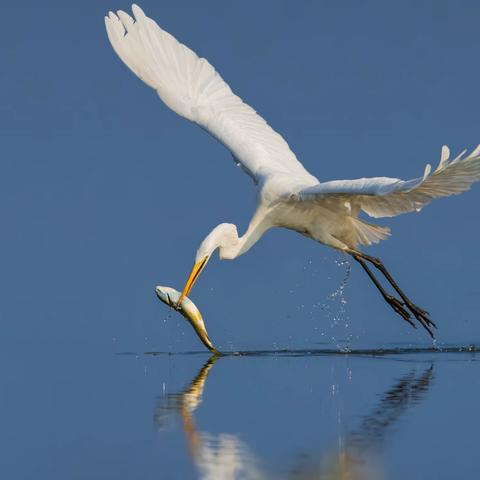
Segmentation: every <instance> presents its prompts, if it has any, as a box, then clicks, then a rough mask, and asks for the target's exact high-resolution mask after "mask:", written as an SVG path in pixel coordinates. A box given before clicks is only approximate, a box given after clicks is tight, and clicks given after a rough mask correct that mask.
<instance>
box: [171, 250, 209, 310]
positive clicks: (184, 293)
mask: <svg viewBox="0 0 480 480" xmlns="http://www.w3.org/2000/svg"><path fill="white" fill-rule="evenodd" d="M207 260H208V255H206V256H205V257H203V258H202V260H200V261H199V262H197V263H196V264H195V265H194V266H193V268H192V271H191V272H190V276H189V277H188V280H187V283H186V284H185V286H184V287H183V291H182V293H181V295H180V297H179V299H178V302H177V305H181V303H182V300H183V299H184V298H185V297H187V296H188V294H189V293H190V290H191V289H192V287H193V284H194V283H195V282H196V280H197V278H198V276H199V275H200V273H201V272H202V270H203V268H204V267H205V265H206V264H207Z"/></svg>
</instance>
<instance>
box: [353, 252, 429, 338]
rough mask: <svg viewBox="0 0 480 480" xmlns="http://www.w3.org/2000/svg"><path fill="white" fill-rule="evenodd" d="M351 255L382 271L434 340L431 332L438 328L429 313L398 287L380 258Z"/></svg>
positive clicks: (358, 253)
mask: <svg viewBox="0 0 480 480" xmlns="http://www.w3.org/2000/svg"><path fill="white" fill-rule="evenodd" d="M351 255H352V256H353V257H354V258H355V256H356V257H358V258H361V259H363V260H367V261H368V262H370V263H371V264H372V265H373V266H374V267H375V268H377V269H378V270H380V272H382V274H383V276H384V277H385V278H386V279H387V280H388V282H389V283H390V285H391V286H392V287H393V288H394V289H395V290H396V292H397V293H398V294H399V295H400V297H401V299H402V300H403V301H404V302H405V305H406V306H407V307H408V309H409V310H410V311H411V312H412V313H413V315H414V316H415V318H416V319H417V320H418V321H419V322H420V324H421V325H422V327H423V328H425V330H426V331H427V332H428V333H429V334H430V336H431V337H432V338H434V336H433V332H432V330H431V327H434V328H437V326H436V325H435V323H434V322H433V321H432V320H430V318H429V313H428V312H427V311H425V310H423V309H421V308H420V307H417V305H415V304H414V303H413V302H412V301H411V300H410V299H409V298H408V297H407V296H406V295H405V294H404V293H403V291H402V290H401V289H400V287H399V286H398V285H397V283H396V282H395V280H394V279H393V278H392V276H391V275H390V273H389V272H388V270H387V269H386V268H385V265H384V264H383V262H382V261H381V260H380V259H379V258H375V257H371V256H370V255H366V254H365V253H362V252H357V251H355V253H354V254H353V253H351Z"/></svg>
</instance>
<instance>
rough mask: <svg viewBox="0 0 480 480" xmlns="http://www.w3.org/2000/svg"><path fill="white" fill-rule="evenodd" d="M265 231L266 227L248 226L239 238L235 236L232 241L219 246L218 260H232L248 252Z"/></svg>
mask: <svg viewBox="0 0 480 480" xmlns="http://www.w3.org/2000/svg"><path fill="white" fill-rule="evenodd" d="M267 229H268V227H267V226H266V225H262V224H257V225H252V224H250V225H249V227H248V229H247V231H246V232H245V233H244V234H243V235H242V236H241V237H239V236H238V235H237V237H236V238H235V239H233V240H232V241H229V242H228V243H226V244H223V245H220V247H219V256H220V258H221V259H222V260H233V259H234V258H237V257H239V256H240V255H243V254H244V253H246V252H248V250H250V248H252V247H253V245H255V243H257V242H258V240H259V239H260V237H261V236H262V235H263V234H264V233H265V231H266V230H267Z"/></svg>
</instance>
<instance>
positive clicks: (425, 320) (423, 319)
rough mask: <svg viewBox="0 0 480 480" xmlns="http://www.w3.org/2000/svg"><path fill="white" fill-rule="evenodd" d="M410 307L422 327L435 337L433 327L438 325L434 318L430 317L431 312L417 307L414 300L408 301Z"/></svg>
mask: <svg viewBox="0 0 480 480" xmlns="http://www.w3.org/2000/svg"><path fill="white" fill-rule="evenodd" d="M407 307H408V309H409V310H410V311H411V312H412V313H413V315H414V316H415V318H416V319H417V320H418V321H419V322H420V324H421V325H422V327H423V328H424V329H425V330H426V331H427V332H428V333H429V334H430V336H431V337H432V338H435V336H434V335H433V332H432V327H433V328H437V325H436V324H435V322H434V321H433V320H431V319H430V314H429V313H428V312H427V311H426V310H423V309H421V308H420V307H417V306H416V305H415V304H414V303H412V302H407Z"/></svg>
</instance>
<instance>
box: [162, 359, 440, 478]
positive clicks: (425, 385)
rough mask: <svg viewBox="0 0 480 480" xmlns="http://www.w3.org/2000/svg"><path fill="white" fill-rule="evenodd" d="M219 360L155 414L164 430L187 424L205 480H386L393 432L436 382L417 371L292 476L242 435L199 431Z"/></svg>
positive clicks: (429, 374) (427, 372) (431, 375)
mask: <svg viewBox="0 0 480 480" xmlns="http://www.w3.org/2000/svg"><path fill="white" fill-rule="evenodd" d="M219 358H220V357H219V356H216V355H213V356H212V357H210V358H209V360H208V361H207V362H206V363H205V364H204V365H203V366H202V368H201V369H200V371H199V372H198V374H197V375H196V376H195V378H194V379H193V380H192V381H191V382H190V384H189V385H188V386H187V387H186V388H185V389H184V390H182V391H180V392H177V393H171V394H168V395H166V396H164V397H163V398H162V399H161V400H160V402H159V404H158V405H157V407H156V408H155V412H154V420H155V423H156V425H157V427H159V428H163V427H164V426H165V425H166V424H168V422H169V421H171V420H172V419H173V418H174V417H175V416H177V415H179V416H180V417H181V420H182V424H183V430H184V432H185V436H186V439H187V444H188V447H189V451H190V453H191V456H192V459H193V461H194V463H195V465H196V466H197V468H198V470H199V472H200V478H201V479H202V480H237V479H244V480H268V479H285V480H287V479H292V480H314V479H316V480H317V479H318V480H383V479H385V475H384V474H383V472H382V468H381V466H380V462H379V461H377V462H376V461H375V460H372V459H375V458H378V459H379V458H380V451H381V448H382V445H383V443H384V440H385V437H386V435H387V434H388V431H389V430H390V429H391V427H392V425H394V424H395V423H396V422H397V421H398V420H399V418H400V417H401V416H402V415H403V414H404V413H405V412H406V411H407V410H408V409H409V408H410V407H412V406H414V405H416V404H418V403H420V402H421V401H422V400H423V399H424V398H425V396H426V394H427V392H428V389H429V388H430V386H431V383H432V381H433V379H434V373H433V365H431V366H430V367H429V368H427V369H426V370H424V371H422V372H421V373H420V374H419V375H417V372H416V371H415V369H413V370H412V371H410V372H409V373H407V374H406V375H404V376H402V377H401V378H400V379H398V380H397V381H396V383H395V384H394V385H393V386H392V387H391V388H390V389H389V390H388V391H386V392H385V393H384V394H383V395H382V396H381V398H380V400H379V402H378V403H377V404H376V405H375V407H374V408H373V409H372V410H371V411H370V412H369V413H368V414H367V415H364V416H363V417H362V418H361V419H360V421H359V423H358V426H357V428H355V429H353V430H351V431H350V432H349V433H348V434H347V435H346V438H345V441H344V442H343V445H341V446H337V447H336V448H335V449H333V448H332V450H331V451H330V452H327V453H325V452H324V453H322V454H320V455H317V456H310V457H306V458H304V459H303V460H302V461H301V462H300V463H298V464H296V465H295V466H294V468H292V469H291V470H290V472H288V473H279V472H275V471H274V469H272V468H268V466H266V465H264V464H263V463H262V462H261V461H260V459H259V458H258V457H257V456H256V455H255V454H254V453H253V452H252V451H251V449H250V448H249V446H248V445H247V444H246V443H245V442H244V441H243V440H241V439H240V438H239V437H238V436H236V435H234V434H231V433H222V434H219V435H213V434H210V433H208V432H199V431H198V430H197V428H196V425H195V419H194V412H195V410H196V409H197V408H198V407H199V405H200V404H201V402H202V395H203V391H204V388H205V383H206V381H207V378H208V375H209V374H210V372H211V370H212V367H213V365H214V364H215V362H217V361H218V359H219Z"/></svg>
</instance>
